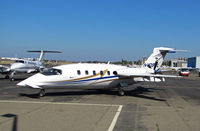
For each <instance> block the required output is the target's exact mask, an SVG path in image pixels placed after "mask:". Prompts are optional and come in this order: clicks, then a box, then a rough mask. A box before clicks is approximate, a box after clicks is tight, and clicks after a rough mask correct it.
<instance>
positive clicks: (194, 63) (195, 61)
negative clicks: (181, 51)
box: [188, 56, 200, 69]
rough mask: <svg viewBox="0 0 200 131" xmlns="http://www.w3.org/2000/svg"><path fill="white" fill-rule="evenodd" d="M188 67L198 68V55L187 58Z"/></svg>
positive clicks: (199, 64)
mask: <svg viewBox="0 0 200 131" xmlns="http://www.w3.org/2000/svg"><path fill="white" fill-rule="evenodd" d="M188 67H192V68H198V69H200V56H196V57H191V58H188Z"/></svg>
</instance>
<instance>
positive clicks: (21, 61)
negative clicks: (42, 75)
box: [15, 60, 24, 63]
mask: <svg viewBox="0 0 200 131" xmlns="http://www.w3.org/2000/svg"><path fill="white" fill-rule="evenodd" d="M15 63H24V61H23V60H16V61H15Z"/></svg>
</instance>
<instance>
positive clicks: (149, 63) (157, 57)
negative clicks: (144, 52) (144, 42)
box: [142, 47, 185, 73]
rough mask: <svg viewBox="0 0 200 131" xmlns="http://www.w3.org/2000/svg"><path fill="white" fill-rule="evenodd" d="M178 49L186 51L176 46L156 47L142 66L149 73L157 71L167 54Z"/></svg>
mask: <svg viewBox="0 0 200 131" xmlns="http://www.w3.org/2000/svg"><path fill="white" fill-rule="evenodd" d="M176 51H185V50H176V49H174V48H167V47H157V48H154V50H153V53H152V54H151V55H150V56H149V58H148V59H147V60H146V61H145V63H144V65H143V66H142V68H145V69H146V70H147V71H148V72H149V73H156V72H157V71H158V70H159V69H160V67H161V65H162V63H163V61H164V58H165V56H166V54H167V53H176Z"/></svg>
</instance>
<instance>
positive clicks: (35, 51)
mask: <svg viewBox="0 0 200 131" xmlns="http://www.w3.org/2000/svg"><path fill="white" fill-rule="evenodd" d="M28 52H34V53H40V57H39V59H38V61H42V60H43V58H44V54H45V53H61V52H60V51H44V50H33V51H28Z"/></svg>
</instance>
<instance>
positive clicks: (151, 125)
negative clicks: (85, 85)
mask: <svg viewBox="0 0 200 131" xmlns="http://www.w3.org/2000/svg"><path fill="white" fill-rule="evenodd" d="M0 78H1V77H0ZM20 80H21V78H20V79H18V80H17V81H14V82H10V81H9V80H4V79H0V130H5V131H6V130H9V131H10V130H12V131H17V130H18V131H25V130H48V131H51V130H52V131H53V130H61V131H62V130H64V131H66V130H72V131H79V130H82V131H96V130H97V131H98V130H99V131H100V130H101V131H107V130H112V128H113V130H114V131H169V130H173V131H199V130H200V124H199V123H200V112H199V111H200V95H199V94H200V78H199V77H189V78H187V77H184V78H178V79H167V82H166V83H159V84H155V83H140V84H136V85H134V86H131V87H129V89H128V90H127V92H126V95H125V96H122V97H121V96H118V95H117V92H116V91H105V92H99V91H93V90H65V89H61V90H53V89H51V90H47V94H46V96H45V97H41V98H39V97H38V96H37V93H38V92H39V90H35V89H30V88H26V87H17V86H16V83H17V82H19V81H20ZM115 122H116V123H115Z"/></svg>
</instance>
